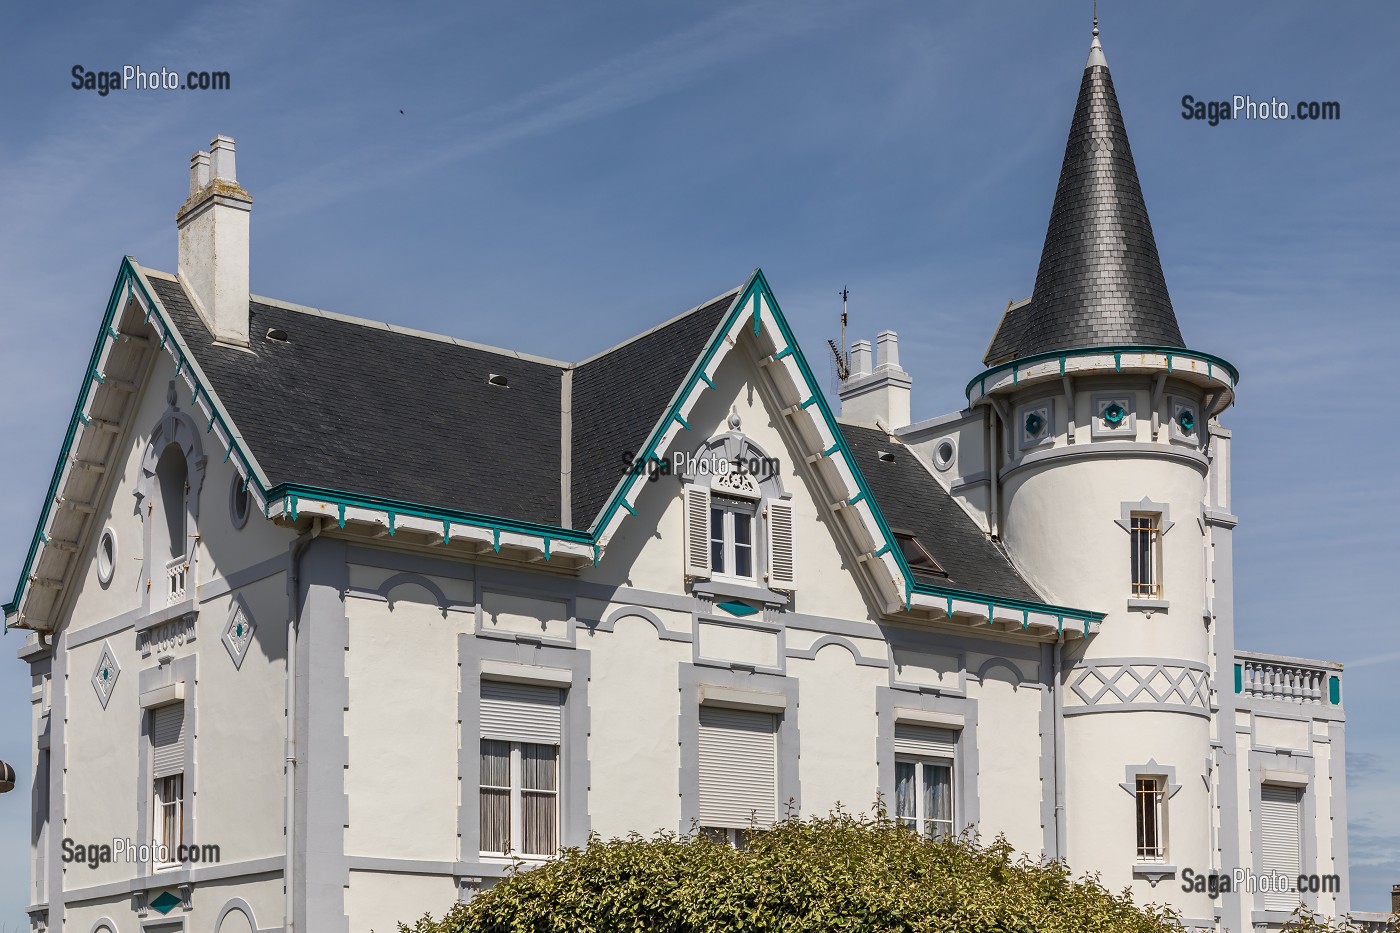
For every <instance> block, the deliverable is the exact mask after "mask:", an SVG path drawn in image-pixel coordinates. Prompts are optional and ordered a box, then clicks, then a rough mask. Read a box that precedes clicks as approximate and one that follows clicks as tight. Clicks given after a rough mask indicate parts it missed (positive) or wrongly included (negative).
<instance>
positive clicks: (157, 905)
mask: <svg viewBox="0 0 1400 933" xmlns="http://www.w3.org/2000/svg"><path fill="white" fill-rule="evenodd" d="M181 903H182V902H181V900H180V899H179V898H178V897H176V896H175V895H173V894H171V893H170V892H169V891H162V892H161V893H160V897H157V898H156V899H155V900H153V901H151V905H150V906H151V909H152V910H155V911H158V912H160V913H162V914H168V913H170V912H171V911H172V910H174V909H175V908H176V907H179V906H180V904H181Z"/></svg>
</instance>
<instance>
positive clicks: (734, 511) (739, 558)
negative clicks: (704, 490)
mask: <svg viewBox="0 0 1400 933" xmlns="http://www.w3.org/2000/svg"><path fill="white" fill-rule="evenodd" d="M756 511H757V510H756V509H755V507H754V503H752V502H747V501H745V500H743V499H731V498H729V497H727V496H711V497H710V572H711V573H712V574H714V576H716V577H728V578H730V579H735V580H744V581H747V582H752V581H754V580H755V579H757V575H758V567H757V564H758V561H757V559H756V558H757V555H756V554H755V552H754V524H755V522H754V517H755V512H756Z"/></svg>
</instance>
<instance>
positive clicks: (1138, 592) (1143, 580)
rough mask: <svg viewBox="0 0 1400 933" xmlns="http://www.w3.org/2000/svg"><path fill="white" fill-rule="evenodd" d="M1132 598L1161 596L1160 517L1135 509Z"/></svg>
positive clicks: (1158, 514) (1156, 513)
mask: <svg viewBox="0 0 1400 933" xmlns="http://www.w3.org/2000/svg"><path fill="white" fill-rule="evenodd" d="M1130 532H1131V541H1132V545H1131V546H1132V567H1133V598H1134V599H1161V598H1162V516H1161V513H1159V512H1134V513H1133V514H1132V520H1131V529H1130Z"/></svg>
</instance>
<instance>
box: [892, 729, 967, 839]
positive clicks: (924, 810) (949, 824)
mask: <svg viewBox="0 0 1400 933" xmlns="http://www.w3.org/2000/svg"><path fill="white" fill-rule="evenodd" d="M894 735H895V759H894V783H895V795H894V796H895V818H896V819H897V820H899V822H900V823H901V824H902V825H903V826H905V827H907V828H909V829H911V830H913V831H915V832H917V833H919V834H920V835H922V836H927V837H929V838H939V837H944V836H951V835H952V834H953V831H954V823H953V820H954V814H953V762H954V760H955V755H956V752H957V739H958V734H957V732H956V731H954V730H951V729H938V728H934V727H931V726H916V725H906V724H903V723H897V724H896V725H895V733H894Z"/></svg>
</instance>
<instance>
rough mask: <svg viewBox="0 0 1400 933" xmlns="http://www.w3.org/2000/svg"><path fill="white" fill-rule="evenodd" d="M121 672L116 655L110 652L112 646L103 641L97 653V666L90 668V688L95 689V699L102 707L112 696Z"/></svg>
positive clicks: (104, 707) (105, 706)
mask: <svg viewBox="0 0 1400 933" xmlns="http://www.w3.org/2000/svg"><path fill="white" fill-rule="evenodd" d="M121 673H122V668H121V665H120V664H118V663H117V656H116V655H115V654H113V653H112V646H111V645H109V644H107V643H106V642H103V643H102V654H100V655H98V658H97V666H96V667H94V668H93V670H92V689H93V690H95V691H97V699H98V702H100V703H101V704H102V708H103V709H106V708H107V701H108V700H110V699H111V698H112V691H113V690H115V689H116V688H117V678H118V677H120V676H121Z"/></svg>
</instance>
